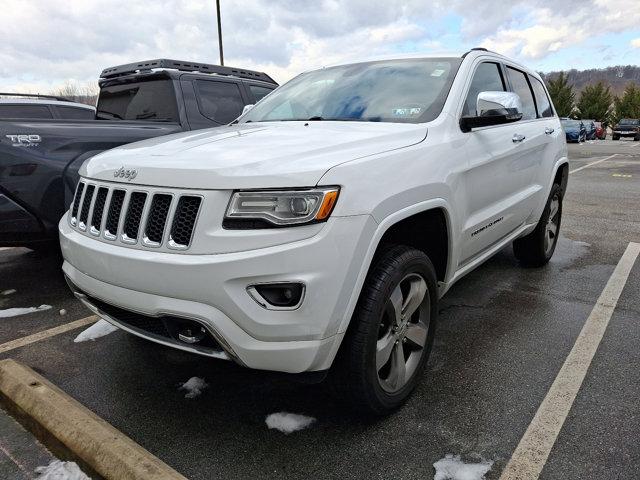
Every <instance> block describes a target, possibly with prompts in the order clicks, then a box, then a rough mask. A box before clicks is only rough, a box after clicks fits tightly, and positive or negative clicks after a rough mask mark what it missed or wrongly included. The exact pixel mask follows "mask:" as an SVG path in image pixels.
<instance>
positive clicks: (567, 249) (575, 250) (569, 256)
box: [549, 235, 591, 267]
mask: <svg viewBox="0 0 640 480" xmlns="http://www.w3.org/2000/svg"><path fill="white" fill-rule="evenodd" d="M590 247H591V244H590V243H587V242H581V241H580V240H571V239H570V238H567V237H563V236H562V235H561V236H560V238H559V239H558V244H557V245H556V251H555V252H554V253H553V257H551V260H550V261H549V263H551V264H553V265H558V266H560V267H564V266H568V265H571V264H572V263H573V262H575V261H576V260H578V259H579V258H581V257H583V256H585V255H586V254H587V253H588V251H589V248H590Z"/></svg>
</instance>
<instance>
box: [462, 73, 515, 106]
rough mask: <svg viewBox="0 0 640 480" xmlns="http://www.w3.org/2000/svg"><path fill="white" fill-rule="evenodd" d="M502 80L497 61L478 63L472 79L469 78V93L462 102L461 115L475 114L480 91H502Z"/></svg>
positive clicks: (503, 89)
mask: <svg viewBox="0 0 640 480" xmlns="http://www.w3.org/2000/svg"><path fill="white" fill-rule="evenodd" d="M504 91H505V88H504V80H503V78H502V73H501V72H500V66H499V65H498V64H497V63H492V62H485V63H481V64H480V65H478V68H477V69H476V71H475V73H474V74H473V80H471V86H470V87H469V93H467V98H466V100H465V102H464V107H463V109H462V115H463V116H467V115H470V116H474V117H475V116H476V115H477V112H476V105H477V102H478V94H479V93H480V92H504Z"/></svg>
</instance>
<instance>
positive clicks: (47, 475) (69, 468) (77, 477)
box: [36, 460, 91, 480]
mask: <svg viewBox="0 0 640 480" xmlns="http://www.w3.org/2000/svg"><path fill="white" fill-rule="evenodd" d="M36 473H37V474H38V477H37V478H38V480H91V479H90V478H89V477H87V476H86V475H85V474H84V473H83V472H82V470H80V467H78V465H77V464H76V463H74V462H63V461H60V460H53V461H52V462H51V463H50V464H49V465H47V466H46V467H38V468H36Z"/></svg>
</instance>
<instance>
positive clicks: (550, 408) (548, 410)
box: [500, 242, 640, 480]
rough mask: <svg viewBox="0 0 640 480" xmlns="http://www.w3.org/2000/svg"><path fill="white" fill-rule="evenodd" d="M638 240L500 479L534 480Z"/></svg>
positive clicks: (611, 308) (600, 334)
mask: <svg viewBox="0 0 640 480" xmlns="http://www.w3.org/2000/svg"><path fill="white" fill-rule="evenodd" d="M639 254H640V243H633V242H632V243H629V245H627V249H626V250H625V252H624V254H623V255H622V257H621V258H620V261H619V262H618V265H617V266H616V268H615V270H614V271H613V273H612V274H611V277H609V281H608V282H607V284H606V285H605V287H604V290H603V291H602V293H601V294H600V297H599V298H598V300H597V302H596V304H595V306H594V307H593V310H591V314H590V315H589V317H588V318H587V321H586V322H585V324H584V326H583V327H582V330H581V331H580V334H579V335H578V338H577V339H576V342H575V344H574V345H573V348H572V349H571V352H569V356H568V357H567V358H566V360H565V361H564V364H563V365H562V368H560V371H559V372H558V375H557V376H556V378H555V380H554V381H553V384H552V385H551V388H550V389H549V391H548V392H547V395H546V396H545V397H544V400H543V401H542V403H541V404H540V407H539V408H538V411H537V412H536V414H535V416H534V417H533V420H531V423H530V424H529V427H528V428H527V431H526V432H525V433H524V436H523V437H522V439H521V440H520V443H519V444H518V446H517V447H516V449H515V451H514V452H513V455H511V460H509V463H508V464H507V466H506V467H505V469H504V471H503V472H502V475H501V476H500V480H536V479H537V478H538V477H539V475H540V472H542V469H543V467H544V465H545V463H547V459H548V458H549V453H551V448H552V447H553V445H554V443H555V442H556V439H557V438H558V434H559V433H560V430H561V429H562V426H563V425H564V422H565V420H566V419H567V415H568V414H569V411H570V410H571V406H572V405H573V402H574V400H575V399H576V395H577V394H578V391H579V390H580V387H581V386H582V382H583V381H584V379H585V377H586V375H587V371H588V370H589V366H590V365H591V361H592V360H593V356H594V355H595V353H596V350H597V349H598V346H599V345H600V342H601V340H602V337H603V336H604V333H605V331H606V329H607V326H608V325H609V320H610V319H611V316H612V315H613V312H614V310H615V308H616V305H617V303H618V299H619V298H620V294H621V293H622V289H623V288H624V286H625V284H626V283H627V280H628V278H629V274H630V273H631V269H632V268H633V264H634V263H635V261H636V259H637V258H638V255H639Z"/></svg>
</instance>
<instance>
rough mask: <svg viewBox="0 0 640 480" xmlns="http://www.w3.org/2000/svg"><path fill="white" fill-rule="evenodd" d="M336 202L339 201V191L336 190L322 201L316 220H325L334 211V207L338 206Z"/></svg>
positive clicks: (327, 194) (328, 193)
mask: <svg viewBox="0 0 640 480" xmlns="http://www.w3.org/2000/svg"><path fill="white" fill-rule="evenodd" d="M336 200H338V190H334V191H331V192H327V193H326V194H325V196H324V198H323V199H322V205H321V206H320V209H319V210H318V213H317V215H316V220H325V219H326V218H327V217H329V215H331V212H332V211H333V207H334V206H335V204H336Z"/></svg>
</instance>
